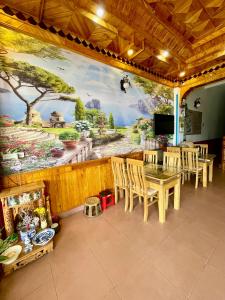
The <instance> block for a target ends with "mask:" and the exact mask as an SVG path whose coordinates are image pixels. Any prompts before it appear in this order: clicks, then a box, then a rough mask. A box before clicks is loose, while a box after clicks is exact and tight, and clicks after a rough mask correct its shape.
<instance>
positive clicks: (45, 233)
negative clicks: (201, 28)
mask: <svg viewBox="0 0 225 300" xmlns="http://www.w3.org/2000/svg"><path fill="white" fill-rule="evenodd" d="M54 235H55V230H53V229H51V228H46V229H44V230H41V231H39V232H38V233H37V234H36V235H35V236H34V238H33V240H32V242H33V244H34V245H36V246H44V245H46V244H47V243H48V242H50V241H51V239H53V237H54Z"/></svg>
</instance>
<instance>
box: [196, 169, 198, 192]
mask: <svg viewBox="0 0 225 300" xmlns="http://www.w3.org/2000/svg"><path fill="white" fill-rule="evenodd" d="M195 188H196V189H197V188H198V172H196V178H195Z"/></svg>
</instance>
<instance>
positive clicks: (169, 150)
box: [166, 147, 181, 153]
mask: <svg viewBox="0 0 225 300" xmlns="http://www.w3.org/2000/svg"><path fill="white" fill-rule="evenodd" d="M166 150H167V152H173V153H181V150H180V147H167V148H166Z"/></svg>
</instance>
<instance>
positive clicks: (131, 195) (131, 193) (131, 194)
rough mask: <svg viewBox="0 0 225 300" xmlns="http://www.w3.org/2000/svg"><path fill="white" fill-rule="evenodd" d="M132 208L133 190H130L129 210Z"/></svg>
mask: <svg viewBox="0 0 225 300" xmlns="http://www.w3.org/2000/svg"><path fill="white" fill-rule="evenodd" d="M133 209H134V197H133V192H132V190H130V212H132V211H133Z"/></svg>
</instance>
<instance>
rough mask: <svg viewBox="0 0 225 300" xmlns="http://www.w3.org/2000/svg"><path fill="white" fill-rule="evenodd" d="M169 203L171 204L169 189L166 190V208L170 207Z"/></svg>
mask: <svg viewBox="0 0 225 300" xmlns="http://www.w3.org/2000/svg"><path fill="white" fill-rule="evenodd" d="M168 204H169V190H166V198H165V209H168Z"/></svg>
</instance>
